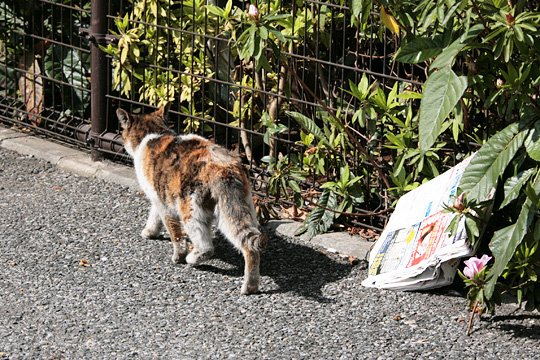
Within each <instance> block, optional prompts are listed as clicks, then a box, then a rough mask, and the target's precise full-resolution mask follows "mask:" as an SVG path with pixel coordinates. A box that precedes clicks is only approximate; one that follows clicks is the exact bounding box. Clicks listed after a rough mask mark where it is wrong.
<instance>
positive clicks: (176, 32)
mask: <svg viewBox="0 0 540 360" xmlns="http://www.w3.org/2000/svg"><path fill="white" fill-rule="evenodd" d="M98 8H99V13H96V9H98ZM256 10H257V13H256V14H255V15H253V14H251V13H250V9H249V3H248V2H240V1H234V2H233V1H229V2H225V1H222V0H218V1H217V2H216V1H212V0H207V1H203V0H182V1H176V0H174V1H173V0H159V1H157V0H133V1H125V0H115V1H105V0H93V1H91V2H90V1H87V0H75V1H67V0H64V1H59V0H58V1H56V0H31V1H28V2H21V1H15V0H4V1H3V2H2V3H1V4H0V29H1V34H0V36H1V37H0V121H2V122H4V123H7V124H11V125H14V126H17V127H22V128H26V129H31V130H32V131H34V132H36V133H40V134H43V135H46V136H47V137H50V138H53V139H58V140H61V141H65V142H68V143H71V144H74V145H77V146H80V147H83V148H87V149H93V150H94V151H97V152H99V153H101V154H106V155H107V156H108V157H112V158H113V159H117V160H126V159H127V157H126V155H125V153H124V152H123V149H122V140H121V136H120V135H119V128H118V123H117V119H116V118H115V115H114V114H115V112H114V111H115V109H116V108H117V107H123V108H125V109H128V110H129V111H131V112H135V113H137V112H147V111H151V110H152V109H154V108H156V107H157V106H160V105H163V104H164V103H166V102H167V103H170V104H172V106H171V111H170V115H169V121H170V124H171V126H172V127H174V129H175V130H176V131H178V132H180V133H185V132H194V133H198V134H200V135H202V136H204V137H207V138H212V139H213V140H214V141H215V142H217V143H220V144H222V145H224V146H225V147H227V148H229V149H232V150H234V151H237V152H239V153H240V154H241V155H242V157H243V159H244V160H245V162H246V164H247V165H248V166H249V167H250V169H251V174H252V176H253V178H254V184H255V186H256V189H257V190H258V191H259V193H261V194H266V195H268V194H269V193H270V194H271V195H272V199H279V200H280V201H281V202H282V203H283V204H292V203H295V202H298V198H295V197H294V196H293V195H294V194H293V195H291V194H289V193H288V191H287V187H290V186H293V187H296V186H298V188H300V189H301V190H302V191H308V190H309V191H312V192H313V193H317V189H318V185H320V179H321V178H324V179H326V180H328V179H330V178H332V177H335V176H338V175H339V174H336V173H335V172H334V173H330V172H327V173H325V172H324V171H323V170H324V169H323V168H324V167H325V166H326V165H325V164H324V163H325V162H326V163H327V164H328V163H331V162H333V161H334V162H337V160H336V159H337V158H336V157H335V156H333V155H331V154H332V153H331V152H328V153H327V154H330V155H325V154H319V156H318V157H317V159H315V160H314V159H312V158H310V156H311V155H312V154H311V153H310V151H311V150H310V149H312V148H313V145H314V144H316V143H317V142H320V141H323V140H322V138H325V139H327V140H324V141H328V139H330V140H331V141H335V144H333V146H334V147H335V148H334V150H333V151H334V152H336V151H338V152H339V151H341V150H343V149H341V148H340V144H339V141H342V140H340V139H339V138H338V139H336V136H338V135H339V134H340V133H344V132H347V131H348V132H349V133H347V134H348V135H349V136H350V137H352V138H357V140H356V139H355V140H354V141H355V142H356V145H357V147H356V148H355V150H354V151H352V152H349V153H347V154H346V155H344V156H343V158H345V159H346V161H347V162H348V163H349V164H350V167H351V169H355V170H354V171H357V173H358V172H360V170H356V169H359V168H360V167H362V168H363V169H364V170H363V171H364V172H366V175H365V176H364V181H365V182H368V183H369V182H371V183H372V184H371V188H372V189H375V190H374V191H377V189H378V190H379V191H380V193H381V194H383V193H384V191H385V189H386V188H388V184H384V176H383V175H384V169H382V170H381V168H382V167H381V166H380V165H377V164H374V163H373V164H372V163H371V162H374V161H375V160H374V159H373V158H370V157H369V156H368V157H366V156H364V155H366V153H365V151H364V152H363V150H362V149H365V148H366V147H369V146H371V145H370V139H371V138H372V137H374V136H377V134H378V130H377V128H376V127H377V125H375V124H372V125H373V128H369V126H368V127H366V125H365V124H363V125H362V126H359V125H358V123H356V124H355V122H354V121H353V120H351V119H352V118H353V116H354V114H355V112H357V110H358V109H361V108H362V106H363V104H362V99H360V98H359V97H358V96H354V95H355V94H354V93H353V92H352V90H351V85H350V84H359V83H361V82H362V79H363V78H366V79H368V80H369V83H370V84H371V85H370V86H371V88H373V87H380V88H382V89H384V90H385V91H391V89H392V88H393V87H394V86H397V85H396V84H398V85H399V86H400V87H401V88H410V89H415V88H417V87H418V85H420V84H421V82H422V80H423V77H424V70H423V69H422V68H420V67H415V65H404V64H400V63H397V62H394V61H392V56H393V54H394V53H395V51H396V49H397V46H398V44H399V38H398V36H396V35H393V34H392V33H391V32H389V31H387V30H385V29H384V27H381V26H380V20H379V17H378V16H379V15H378V14H376V13H372V12H368V13H367V14H365V16H367V21H365V22H364V23H363V25H359V24H358V23H357V21H358V15H355V14H353V12H352V11H351V9H350V8H349V7H348V6H347V5H346V4H344V3H343V2H339V1H317V0H305V1H303V2H301V3H298V2H284V1H264V2H261V3H259V4H258V8H257V9H256ZM98 18H99V19H100V21H101V22H102V23H104V24H105V26H106V28H107V29H108V32H107V33H96V31H94V30H95V29H93V28H92V26H91V19H93V20H92V23H94V22H95V21H94V20H95V19H98ZM92 46H94V47H95V49H98V50H99V51H100V53H101V55H102V56H105V54H106V57H105V58H104V59H105V60H104V61H102V62H100V63H99V64H93V63H92V62H93V61H92V60H93V57H92V56H93V55H92V56H91V47H92ZM96 77H99V78H100V80H101V84H102V85H92V86H91V84H94V83H93V82H92V81H93V80H94V79H95V78H96ZM98 86H101V87H100V88H98ZM91 88H92V90H91ZM96 99H97V100H96ZM91 100H92V101H91ZM92 102H94V103H96V104H97V103H99V105H100V107H101V109H100V110H98V111H100V112H101V114H96V113H95V111H94V110H92V106H93V105H92V104H91V103H92ZM297 114H301V115H302V116H304V117H305V118H307V119H309V120H311V122H309V123H305V121H306V120H305V118H304V117H299V115H297ZM336 119H337V120H339V121H336ZM342 119H345V120H342ZM302 121H304V123H303V125H304V127H302V126H300V125H302ZM343 123H345V124H346V127H344V128H339V126H343ZM309 126H312V128H311V129H310V130H311V135H310V134H309V133H310V131H307V130H309ZM370 126H371V125H370ZM336 127H338V128H337V130H336ZM366 128H369V129H370V130H369V132H370V133H369V134H368V133H366V130H365V129H366ZM319 132H322V133H319ZM309 136H312V137H313V136H314V138H310V137H309ZM336 149H337V150H336ZM379 157H380V158H383V157H384V152H383V151H381V152H380V154H379ZM292 159H294V161H296V162H297V163H298V162H299V163H303V164H304V165H305V168H304V169H303V170H302V174H301V176H300V175H298V174H296V175H298V176H296V175H295V173H294V169H292V167H291V166H289V164H291V162H292V161H293V160H292ZM321 166H322V168H321V169H319V167H321ZM365 169H367V170H365ZM285 172H287V175H288V176H289V177H292V178H293V179H294V178H295V176H296V177H297V178H298V181H293V182H286V181H285V180H284V178H280V177H279V176H278V175H279V174H281V173H285ZM370 173H371V174H370ZM282 185H283V186H282ZM301 201H304V204H306V202H307V203H309V201H310V200H309V197H303V198H301ZM388 207H389V204H388V202H387V201H386V200H385V197H384V196H380V195H379V196H371V199H370V200H369V199H367V200H366V208H369V209H370V211H371V212H370V214H371V216H366V217H362V216H360V217H359V218H360V219H361V221H362V223H363V224H364V225H365V226H367V227H374V228H379V227H380V225H381V223H382V221H384V218H385V216H386V210H387V209H388ZM360 213H361V211H360ZM357 215H358V214H357ZM360 215H361V214H360ZM353 219H354V217H353Z"/></svg>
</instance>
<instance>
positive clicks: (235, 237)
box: [212, 177, 267, 252]
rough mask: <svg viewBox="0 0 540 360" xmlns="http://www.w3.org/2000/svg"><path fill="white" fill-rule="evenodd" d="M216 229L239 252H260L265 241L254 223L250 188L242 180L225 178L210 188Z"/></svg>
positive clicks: (255, 221)
mask: <svg viewBox="0 0 540 360" xmlns="http://www.w3.org/2000/svg"><path fill="white" fill-rule="evenodd" d="M212 195H213V196H212V197H213V198H214V200H215V201H216V210H217V214H216V215H217V226H218V229H219V230H220V231H221V232H222V233H223V235H225V237H227V238H228V239H229V241H231V242H232V243H233V244H234V245H235V246H236V247H237V248H238V249H239V250H243V249H244V250H251V251H256V252H260V251H261V250H262V249H263V248H264V247H265V246H266V242H267V237H266V235H265V234H263V233H262V232H261V230H260V226H259V223H258V221H257V214H256V212H255V206H254V205H253V198H252V197H251V190H250V184H249V182H248V180H247V178H244V177H225V178H221V179H219V180H217V181H216V182H215V183H214V184H213V186H212Z"/></svg>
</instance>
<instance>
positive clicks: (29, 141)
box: [0, 127, 373, 260]
mask: <svg viewBox="0 0 540 360" xmlns="http://www.w3.org/2000/svg"><path fill="white" fill-rule="evenodd" d="M0 147H1V148H4V149H8V150H12V151H15V152H17V153H19V154H23V155H29V156H34V157H36V158H38V159H41V160H45V161H48V162H50V163H51V164H53V165H56V166H58V167H59V168H60V169H62V170H65V171H69V172H72V173H74V174H77V175H79V176H84V177H90V178H97V179H101V180H104V181H107V182H111V183H114V184H118V185H123V186H127V187H129V188H131V189H133V190H140V187H139V184H138V183H137V179H136V178H135V174H134V171H133V168H131V167H129V166H125V165H119V164H113V163H110V162H107V161H92V160H91V159H90V157H89V155H88V154H87V153H85V152H83V151H80V150H76V149H72V148H69V147H66V146H63V145H60V144H57V143H53V142H50V141H47V140H44V139H41V138H38V137H35V136H32V135H28V134H24V133H20V132H17V131H13V130H9V129H5V128H2V127H0ZM300 225H301V223H299V222H296V221H292V220H272V221H270V222H269V223H268V228H269V229H270V230H271V231H275V232H276V233H277V234H279V235H281V236H286V237H291V238H292V237H295V235H294V233H295V231H296V230H297V229H298V228H299V227H300ZM303 240H304V241H309V242H310V243H312V244H314V245H316V246H318V247H321V248H323V249H324V250H325V251H328V252H331V253H336V254H338V255H341V256H345V257H349V256H352V257H355V258H358V259H359V260H367V255H368V253H369V250H370V249H371V247H372V245H373V243H372V242H369V241H367V240H365V239H363V238H362V237H360V236H353V235H349V234H348V233H345V232H338V233H328V234H323V235H317V236H315V237H313V238H312V239H307V238H306V237H304V238H303Z"/></svg>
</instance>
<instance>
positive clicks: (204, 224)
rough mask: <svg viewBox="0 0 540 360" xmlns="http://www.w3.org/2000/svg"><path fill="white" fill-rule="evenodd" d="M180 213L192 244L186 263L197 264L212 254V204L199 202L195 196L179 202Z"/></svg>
mask: <svg viewBox="0 0 540 360" xmlns="http://www.w3.org/2000/svg"><path fill="white" fill-rule="evenodd" d="M179 209H180V214H181V217H182V222H183V224H184V229H185V231H186V233H187V235H188V237H189V239H190V240H191V243H192V244H193V250H191V252H190V253H189V254H188V255H187V257H186V263H188V264H191V265H198V264H201V263H203V262H205V261H206V260H209V259H210V258H212V256H213V255H214V243H213V240H212V220H213V205H212V204H210V205H208V204H205V203H204V202H201V201H200V199H198V198H197V197H196V196H192V197H191V198H190V199H189V200H187V199H186V200H185V201H183V202H182V201H181V202H180V206H179Z"/></svg>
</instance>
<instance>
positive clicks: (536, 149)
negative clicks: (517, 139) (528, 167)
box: [525, 122, 540, 161]
mask: <svg viewBox="0 0 540 360" xmlns="http://www.w3.org/2000/svg"><path fill="white" fill-rule="evenodd" d="M525 149H527V154H529V156H530V157H531V159H533V160H536V161H540V122H536V123H535V124H534V129H533V130H531V132H530V134H529V136H528V137H527V140H525Z"/></svg>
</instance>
